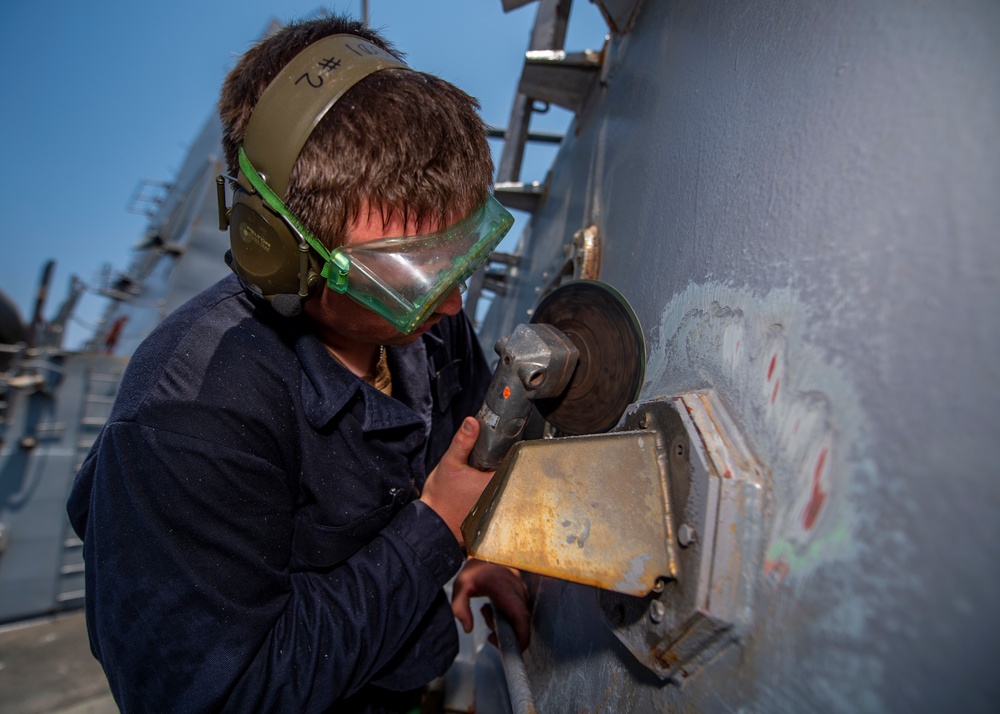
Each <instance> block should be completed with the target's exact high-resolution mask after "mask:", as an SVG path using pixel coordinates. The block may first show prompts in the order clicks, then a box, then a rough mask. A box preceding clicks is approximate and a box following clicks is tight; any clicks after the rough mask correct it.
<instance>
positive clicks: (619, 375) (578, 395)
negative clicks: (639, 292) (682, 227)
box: [469, 280, 646, 471]
mask: <svg viewBox="0 0 1000 714" xmlns="http://www.w3.org/2000/svg"><path fill="white" fill-rule="evenodd" d="M495 349H496V351H497V354H498V355H500V362H499V364H498V366H497V370H496V373H495V374H494V375H493V381H492V382H491V383H490V387H489V390H488V392H487V394H486V399H485V400H484V402H483V405H482V408H481V409H480V410H479V413H478V414H477V415H476V419H477V420H478V421H479V439H478V441H477V442H476V446H475V448H474V449H473V452H472V454H471V456H470V458H469V463H470V464H471V465H472V466H475V467H476V468H479V469H481V470H484V471H487V470H493V469H496V468H497V467H498V466H499V465H500V462H501V461H503V459H504V457H505V456H506V455H507V452H508V451H510V448H511V447H512V446H513V445H514V444H515V443H516V442H517V441H518V439H520V438H521V435H522V433H523V432H524V427H525V424H526V423H527V421H528V419H529V417H530V416H531V411H532V409H533V408H537V409H538V411H539V413H540V414H541V415H542V416H543V417H545V419H546V421H548V423H549V424H550V425H552V426H553V427H554V428H555V429H557V430H558V431H559V432H560V433H563V434H569V435H578V434H587V433H591V434H593V433H601V432H606V431H608V430H610V429H611V428H612V427H614V426H615V424H617V423H618V420H619V418H620V417H621V415H622V414H623V413H624V411H625V408H626V407H627V406H628V405H629V404H630V403H631V402H633V401H634V400H635V399H636V398H637V397H638V394H639V390H640V387H641V385H642V380H643V377H644V374H645V361H646V350H645V341H644V340H643V336H642V329H641V327H640V326H639V322H638V320H637V319H636V317H635V313H634V312H633V311H632V308H631V306H630V305H629V304H628V302H627V301H626V300H625V298H624V297H622V295H621V294H620V293H618V292H617V291H616V290H615V289H614V288H612V287H611V286H609V285H607V284H605V283H602V282H599V281H596V280H577V281H573V282H569V283H566V284H564V285H562V286H560V287H558V288H556V289H555V290H553V291H552V292H551V293H549V295H547V296H546V297H545V298H544V299H543V300H542V302H541V303H540V304H539V305H538V307H537V309H536V310H535V311H534V313H533V316H532V322H531V324H521V325H518V326H517V327H516V328H515V329H514V331H513V332H512V333H511V334H510V335H508V336H507V337H504V338H501V339H500V340H498V341H497V343H496V346H495Z"/></svg>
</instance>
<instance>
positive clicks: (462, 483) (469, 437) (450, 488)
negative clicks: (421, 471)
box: [420, 417, 493, 548]
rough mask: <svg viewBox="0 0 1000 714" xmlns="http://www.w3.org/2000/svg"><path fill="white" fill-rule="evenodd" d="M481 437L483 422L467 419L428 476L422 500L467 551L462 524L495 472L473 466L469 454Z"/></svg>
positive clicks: (421, 495) (421, 496)
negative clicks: (480, 425)
mask: <svg viewBox="0 0 1000 714" xmlns="http://www.w3.org/2000/svg"><path fill="white" fill-rule="evenodd" d="M478 436H479V422H477V421H476V420H475V419H473V418H472V417H466V418H465V421H463V422H462V426H461V428H460V429H459V430H458V431H457V432H455V436H454V437H452V440H451V445H450V446H449V447H448V450H447V451H446V452H444V456H442V457H441V460H440V461H439V462H438V464H437V466H435V467H434V470H433V471H431V473H430V475H429V476H428V477H427V481H426V483H424V491H423V493H422V494H420V500H421V501H423V502H424V503H426V504H427V505H428V506H430V507H431V508H433V509H434V511H435V512H436V513H437V514H438V515H439V516H441V518H442V520H444V522H445V523H447V524H448V528H450V529H451V532H452V534H453V535H454V536H455V540H457V541H458V543H459V545H461V546H462V547H463V548H464V547H465V541H464V540H463V538H462V530H461V527H462V521H464V520H465V517H466V516H467V515H469V511H471V510H472V507H473V506H475V505H476V501H478V500H479V496H480V494H482V492H483V489H484V488H486V484H488V483H489V482H490V479H491V478H492V477H493V472H492V471H480V470H479V469H477V468H473V467H472V466H469V454H471V453H472V448H473V447H474V446H475V445H476V437H478Z"/></svg>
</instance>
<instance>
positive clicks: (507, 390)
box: [503, 387, 510, 399]
mask: <svg viewBox="0 0 1000 714" xmlns="http://www.w3.org/2000/svg"><path fill="white" fill-rule="evenodd" d="M508 397H510V387H504V388H503V398H504V399H507V398H508Z"/></svg>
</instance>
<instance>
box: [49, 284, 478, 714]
mask: <svg viewBox="0 0 1000 714" xmlns="http://www.w3.org/2000/svg"><path fill="white" fill-rule="evenodd" d="M388 360H389V366H390V370H391V373H392V378H393V396H392V397H388V396H386V395H385V394H382V393H381V392H379V391H377V390H375V389H373V388H372V387H370V386H368V385H367V384H365V383H364V382H362V381H361V380H360V379H358V378H357V377H355V376H354V375H353V374H351V373H350V372H348V371H347V370H346V369H344V368H343V367H342V366H340V365H339V364H338V363H337V362H335V361H334V360H333V359H332V358H331V357H330V355H329V354H328V353H327V351H326V350H325V348H324V347H323V345H322V344H321V343H320V342H319V340H318V339H317V338H316V337H314V336H313V335H312V334H311V333H310V330H309V325H308V324H307V322H306V321H305V319H304V318H294V319H289V318H282V317H279V316H278V315H277V314H276V313H274V312H273V311H272V310H271V309H270V308H269V307H267V306H265V305H260V304H258V303H257V302H256V301H254V300H251V299H250V298H249V297H248V295H247V294H245V293H244V291H243V289H242V287H241V286H240V284H239V282H238V281H237V280H236V279H235V277H229V278H225V279H223V280H222V281H220V282H219V283H217V284H216V285H215V286H213V287H212V288H209V289H208V290H207V291H205V292H204V293H202V294H201V295H199V296H197V297H195V298H194V299H193V300H192V301H190V302H189V303H188V304H186V305H185V306H183V307H181V308H179V309H178V310H177V311H175V312H174V313H173V314H171V315H170V316H169V317H168V318H167V319H166V320H164V321H163V322H162V323H161V324H160V326H159V327H157V328H156V330H155V331H154V332H153V333H152V334H151V335H150V336H149V337H148V338H147V339H146V340H145V341H144V343H143V344H142V345H141V346H140V347H139V349H138V350H137V351H136V353H135V355H134V357H133V358H132V360H131V361H130V363H129V365H128V368H127V370H126V372H125V376H124V378H123V380H122V383H121V386H120V389H119V393H118V396H117V398H116V401H115V405H114V407H113V410H112V413H111V416H110V419H109V420H108V423H107V425H106V426H105V428H104V430H103V432H102V433H101V436H100V438H99V439H98V441H97V443H95V445H94V447H93V449H92V450H91V452H90V454H89V456H88V457H87V460H86V461H85V462H84V464H83V466H82V468H81V470H80V472H79V474H77V477H76V481H75V483H74V486H73V489H72V493H71V495H70V499H69V507H68V510H69V515H70V520H71V522H72V524H73V527H74V528H75V529H76V531H77V533H79V535H80V536H81V538H83V541H84V559H85V564H86V588H87V598H86V608H87V622H88V628H89V632H90V641H91V647H92V649H93V652H94V655H95V656H96V657H97V659H99V660H100V661H101V663H102V664H103V666H104V669H105V671H106V672H107V675H108V679H109V681H110V684H111V688H112V691H113V692H114V695H115V698H116V700H117V701H118V703H119V705H120V706H121V707H122V709H123V711H125V712H133V711H156V712H168V711H177V712H182V711H183V712H202V711H219V710H225V711H234V712H266V711H274V712H296V713H298V712H322V711H326V710H332V711H338V712H340V711H354V710H357V711H379V710H381V709H380V705H378V704H373V702H376V701H380V700H383V699H385V700H391V699H392V696H391V695H388V694H386V693H385V690H390V691H405V690H411V689H414V688H417V687H420V686H422V685H424V684H425V683H427V682H428V681H430V680H431V679H433V678H434V677H436V676H438V675H440V674H442V673H443V672H444V671H445V670H446V669H447V667H448V666H449V664H450V663H451V661H452V659H453V658H454V656H455V654H456V652H457V633H456V624H455V621H454V619H453V616H452V613H451V609H450V606H449V604H448V602H447V600H446V598H445V595H444V593H443V592H442V586H443V585H444V584H445V583H446V582H447V581H448V579H449V578H451V577H452V576H453V575H454V574H455V573H456V572H457V571H458V569H459V567H460V566H461V564H462V560H463V554H462V551H461V549H460V548H459V546H458V544H457V543H456V542H455V539H454V537H453V536H452V535H451V532H450V531H449V529H448V527H447V526H446V525H445V523H444V521H443V520H441V519H440V518H439V517H438V516H437V514H436V513H434V512H433V511H432V510H431V509H430V508H429V507H427V506H425V505H424V504H423V503H422V502H420V501H417V500H416V499H417V495H418V490H419V489H420V487H421V486H422V485H423V482H424V480H425V479H426V477H427V474H428V473H429V471H430V469H431V468H432V467H433V466H434V465H435V464H436V463H437V461H438V460H439V459H440V457H441V455H442V454H443V453H444V452H445V450H446V449H447V447H448V445H449V443H450V442H451V438H452V436H453V435H454V433H455V431H456V430H457V429H458V427H459V425H460V424H461V422H462V419H463V418H464V417H465V416H467V415H470V414H474V413H475V412H476V410H477V409H478V407H479V404H480V403H481V401H482V399H483V395H484V394H485V390H486V387H487V385H488V383H489V379H490V374H489V370H488V368H487V365H486V363H485V360H484V358H483V354H482V351H481V350H480V348H479V345H478V342H477V341H476V337H475V335H474V334H473V332H472V329H471V326H470V324H469V321H468V319H467V318H466V317H465V315H464V313H460V314H459V315H457V316H455V317H452V318H446V319H444V320H442V321H441V322H440V323H439V324H437V325H436V326H435V327H434V328H432V329H431V330H430V331H429V332H427V333H426V334H424V335H423V336H422V337H421V338H420V339H419V340H418V341H417V342H416V343H415V344H413V345H409V346H406V347H392V348H389V350H388ZM348 698H350V700H351V701H352V702H353V704H348V703H344V702H343V700H344V699H348ZM338 702H339V703H338ZM386 706H387V707H389V708H391V706H390V705H389V704H387V705H386Z"/></svg>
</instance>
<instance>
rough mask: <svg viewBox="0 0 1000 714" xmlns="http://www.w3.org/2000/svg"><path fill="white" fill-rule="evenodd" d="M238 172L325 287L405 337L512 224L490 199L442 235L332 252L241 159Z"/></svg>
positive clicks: (487, 254) (485, 256)
mask: <svg viewBox="0 0 1000 714" xmlns="http://www.w3.org/2000/svg"><path fill="white" fill-rule="evenodd" d="M239 162H240V168H241V169H242V171H243V174H244V175H245V176H247V177H248V179H249V180H250V182H251V184H252V185H253V186H254V188H255V189H256V190H257V191H258V193H260V195H261V197H262V198H263V199H264V200H265V201H266V202H267V203H268V204H270V205H271V207H272V208H273V209H275V210H276V211H277V212H278V213H279V214H280V215H281V216H282V217H283V218H284V219H285V221H286V222H287V223H288V225H289V226H290V227H291V228H292V229H293V230H294V231H295V232H296V233H297V234H298V235H299V236H300V237H301V238H302V239H303V240H305V241H306V242H307V243H308V244H309V245H310V246H311V247H312V248H313V249H314V250H315V251H316V252H317V253H319V255H320V256H321V257H322V258H323V259H324V260H325V261H326V262H325V264H324V266H323V269H322V271H321V274H322V276H323V277H324V278H325V279H326V284H327V286H328V287H329V288H330V289H332V290H336V291H337V292H338V293H343V294H346V295H348V296H350V297H351V298H352V299H354V300H355V301H356V302H358V303H360V304H361V305H364V306H365V307H367V308H369V309H370V310H372V311H374V312H376V313H378V314H379V315H381V316H382V317H384V318H385V319H386V320H388V321H389V322H390V323H392V325H393V326H394V327H395V328H396V329H397V330H399V331H400V332H402V333H403V334H409V333H411V332H413V331H414V330H416V329H417V328H418V327H419V326H420V325H421V323H423V322H424V320H426V319H427V318H428V317H430V315H431V314H433V312H434V310H435V309H436V308H437V307H438V305H440V304H441V302H442V301H443V300H444V299H445V298H447V297H448V295H450V294H451V292H452V291H453V290H454V289H455V288H456V287H457V286H459V285H461V284H462V283H463V282H464V281H465V280H467V279H468V278H469V277H470V276H471V275H472V274H473V273H474V272H475V271H476V268H478V267H479V266H480V265H482V264H483V263H484V262H486V260H487V259H488V258H489V257H490V254H491V253H492V252H493V250H494V249H495V248H496V246H497V244H498V243H500V241H501V240H502V239H503V237H504V236H505V235H506V234H507V231H509V230H510V227H511V226H512V225H513V224H514V217H513V216H512V215H511V214H510V212H509V211H507V209H506V208H504V207H503V206H502V205H500V202H499V201H497V200H496V198H494V197H493V196H492V195H488V196H487V197H486V200H485V201H484V202H483V203H482V204H480V205H479V206H478V207H477V208H476V209H475V210H473V211H472V212H471V213H470V214H469V215H468V216H466V217H465V218H463V219H462V220H460V221H458V222H457V223H455V224H453V225H451V226H448V227H447V228H445V229H443V230H440V231H436V232H434V233H427V234H424V235H418V236H401V237H398V238H379V239H377V240H373V241H368V242H365V243H358V244H356V245H348V246H341V247H339V248H335V249H334V250H332V251H329V250H327V249H326V247H325V246H323V244H322V243H320V242H319V241H318V240H316V238H314V237H313V236H312V235H311V234H310V233H309V232H308V231H307V230H306V229H305V227H304V226H302V224H301V223H300V222H299V220H298V219H297V218H296V217H295V216H294V215H293V214H292V213H291V212H290V211H289V210H288V208H287V207H286V206H285V204H284V202H283V201H281V199H280V198H278V196H277V195H276V194H275V193H274V192H273V191H272V190H271V189H270V188H269V187H268V186H267V184H266V183H265V182H264V181H263V179H262V178H261V177H260V175H259V174H258V173H257V172H256V171H255V170H254V168H253V166H252V165H251V164H250V161H249V160H248V159H247V158H246V155H245V154H244V153H243V150H242V147H241V148H240V152H239Z"/></svg>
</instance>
